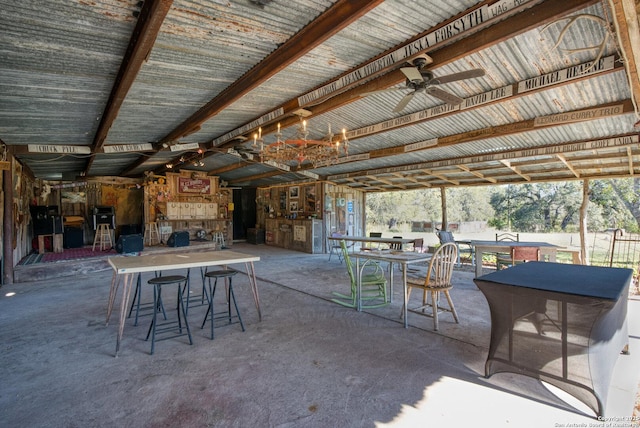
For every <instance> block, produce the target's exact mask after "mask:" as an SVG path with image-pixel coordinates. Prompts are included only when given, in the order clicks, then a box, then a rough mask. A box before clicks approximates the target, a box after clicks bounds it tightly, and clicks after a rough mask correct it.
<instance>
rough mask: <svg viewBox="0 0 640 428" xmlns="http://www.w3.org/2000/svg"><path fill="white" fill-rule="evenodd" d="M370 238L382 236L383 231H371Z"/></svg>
mask: <svg viewBox="0 0 640 428" xmlns="http://www.w3.org/2000/svg"><path fill="white" fill-rule="evenodd" d="M369 238H382V232H369Z"/></svg>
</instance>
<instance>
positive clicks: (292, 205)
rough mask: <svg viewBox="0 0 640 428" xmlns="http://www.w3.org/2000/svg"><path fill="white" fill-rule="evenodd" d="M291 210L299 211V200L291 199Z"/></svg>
mask: <svg viewBox="0 0 640 428" xmlns="http://www.w3.org/2000/svg"><path fill="white" fill-rule="evenodd" d="M289 211H291V212H292V213H296V212H298V201H289Z"/></svg>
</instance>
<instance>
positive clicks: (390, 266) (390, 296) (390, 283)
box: [389, 262, 393, 302]
mask: <svg viewBox="0 0 640 428" xmlns="http://www.w3.org/2000/svg"><path fill="white" fill-rule="evenodd" d="M389 292H390V294H389V302H393V262H389Z"/></svg>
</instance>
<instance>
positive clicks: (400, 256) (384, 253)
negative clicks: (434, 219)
mask: <svg viewBox="0 0 640 428" xmlns="http://www.w3.org/2000/svg"><path fill="white" fill-rule="evenodd" d="M432 256H433V254H430V253H419V252H414V251H400V250H397V251H396V250H390V249H380V250H368V251H356V252H354V253H352V254H350V255H349V257H353V258H355V259H356V276H357V280H356V281H357V283H356V286H357V310H358V311H362V299H361V298H360V296H361V293H362V284H361V281H360V278H361V276H362V272H361V271H360V261H361V260H375V261H378V262H387V263H389V289H390V293H389V296H390V301H393V265H394V263H396V264H398V265H399V266H400V269H401V274H402V287H403V293H402V296H403V304H404V305H403V320H404V327H405V328H408V327H409V322H408V320H407V303H408V302H407V300H408V298H407V291H408V290H407V271H408V266H409V265H412V264H413V265H415V264H420V263H429V261H430V260H431V258H432Z"/></svg>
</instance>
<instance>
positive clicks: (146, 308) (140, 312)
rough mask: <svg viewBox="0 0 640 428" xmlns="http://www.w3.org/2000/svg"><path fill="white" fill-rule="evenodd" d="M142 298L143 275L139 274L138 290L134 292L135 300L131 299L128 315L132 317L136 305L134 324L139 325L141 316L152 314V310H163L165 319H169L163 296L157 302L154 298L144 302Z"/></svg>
mask: <svg viewBox="0 0 640 428" xmlns="http://www.w3.org/2000/svg"><path fill="white" fill-rule="evenodd" d="M141 299H142V278H141V275H140V274H138V279H137V281H136V290H135V292H134V293H133V300H132V301H131V307H130V308H129V315H127V318H131V314H132V313H133V308H134V307H135V308H136V316H135V319H134V322H133V325H134V326H137V325H138V318H139V317H141V316H146V315H152V314H153V312H150V311H153V310H155V311H157V312H162V315H163V316H164V319H165V320H166V319H167V313H166V312H165V310H164V305H163V304H162V298H161V297H160V298H159V300H158V301H157V302H156V301H155V299H154V301H153V302H148V303H142V302H141ZM147 312H148V313H147Z"/></svg>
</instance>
